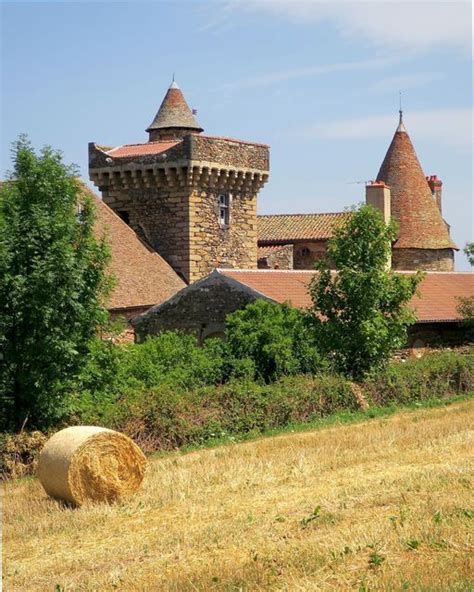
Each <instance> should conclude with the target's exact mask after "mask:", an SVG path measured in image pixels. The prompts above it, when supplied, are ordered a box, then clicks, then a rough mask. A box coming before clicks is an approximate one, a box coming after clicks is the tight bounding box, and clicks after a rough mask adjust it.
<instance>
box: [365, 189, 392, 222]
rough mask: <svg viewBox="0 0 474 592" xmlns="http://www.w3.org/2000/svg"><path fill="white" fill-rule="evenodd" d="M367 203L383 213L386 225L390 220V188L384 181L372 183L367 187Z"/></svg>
mask: <svg viewBox="0 0 474 592" xmlns="http://www.w3.org/2000/svg"><path fill="white" fill-rule="evenodd" d="M365 203H366V204H367V205H368V206H373V207H374V208H377V209H378V210H380V211H381V212H382V215H383V219H384V222H385V224H388V222H389V220H390V215H391V211H390V187H389V186H388V185H386V184H385V183H384V182H383V181H372V183H369V184H368V185H366V186H365Z"/></svg>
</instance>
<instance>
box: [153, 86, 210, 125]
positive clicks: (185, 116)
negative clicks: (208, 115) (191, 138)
mask: <svg viewBox="0 0 474 592" xmlns="http://www.w3.org/2000/svg"><path fill="white" fill-rule="evenodd" d="M166 128H186V129H194V130H196V131H199V132H202V127H201V126H200V125H199V123H198V122H197V119H196V118H195V117H194V115H193V113H192V111H191V109H190V108H189V106H188V104H187V103H186V99H185V98H184V95H183V93H182V92H181V89H180V88H179V86H178V85H177V84H176V82H174V81H173V83H172V84H171V86H170V87H169V89H168V91H167V93H166V95H165V98H164V99H163V102H162V103H161V105H160V108H159V109H158V113H157V114H156V115H155V118H154V119H153V121H152V122H151V124H150V125H149V126H148V127H147V130H146V131H147V132H150V131H152V130H158V129H166Z"/></svg>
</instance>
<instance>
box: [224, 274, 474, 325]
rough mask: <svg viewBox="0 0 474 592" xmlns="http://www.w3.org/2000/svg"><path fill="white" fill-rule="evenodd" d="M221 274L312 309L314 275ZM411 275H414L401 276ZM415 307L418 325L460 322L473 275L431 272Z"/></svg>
mask: <svg viewBox="0 0 474 592" xmlns="http://www.w3.org/2000/svg"><path fill="white" fill-rule="evenodd" d="M219 273H221V274H223V275H225V276H227V277H230V278H232V279H234V280H237V281H239V282H240V283H242V284H244V285H245V286H247V287H249V288H252V289H253V290H255V291H256V292H259V293H260V294H263V295H264V296H266V297H267V298H270V299H272V300H274V301H275V302H280V303H283V302H289V303H290V304H291V305H292V306H295V307H297V308H308V307H309V306H310V305H311V299H310V297H309V294H308V285H309V283H310V281H311V279H312V278H313V276H314V274H315V272H314V271H293V270H273V269H268V270H263V269H260V270H236V269H219ZM399 273H410V272H399ZM418 292H419V294H420V296H419V297H418V296H416V295H415V296H414V297H413V298H412V300H411V306H412V307H413V308H414V309H415V312H416V313H417V318H418V322H425V323H427V322H449V321H457V320H460V316H459V313H458V311H457V307H458V305H459V300H458V298H459V297H469V296H473V295H474V273H473V272H464V273H463V272H436V271H431V272H427V273H426V276H425V278H424V279H423V281H422V282H421V284H420V285H419V287H418Z"/></svg>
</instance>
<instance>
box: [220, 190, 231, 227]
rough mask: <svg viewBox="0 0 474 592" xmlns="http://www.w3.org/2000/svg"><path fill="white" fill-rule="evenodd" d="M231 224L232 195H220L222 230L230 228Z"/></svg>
mask: <svg viewBox="0 0 474 592" xmlns="http://www.w3.org/2000/svg"><path fill="white" fill-rule="evenodd" d="M229 222H230V194H229V193H220V194H219V225H220V226H221V228H224V227H226V226H229Z"/></svg>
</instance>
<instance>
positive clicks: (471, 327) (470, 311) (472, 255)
mask: <svg viewBox="0 0 474 592" xmlns="http://www.w3.org/2000/svg"><path fill="white" fill-rule="evenodd" d="M464 252H465V253H466V256H467V259H468V261H469V263H470V265H474V243H467V244H466V246H465V247H464ZM458 300H459V304H458V307H457V310H458V312H459V314H460V315H461V318H462V319H464V326H465V328H466V337H467V338H468V339H469V340H471V341H474V296H468V297H466V298H463V297H460V298H458Z"/></svg>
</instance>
